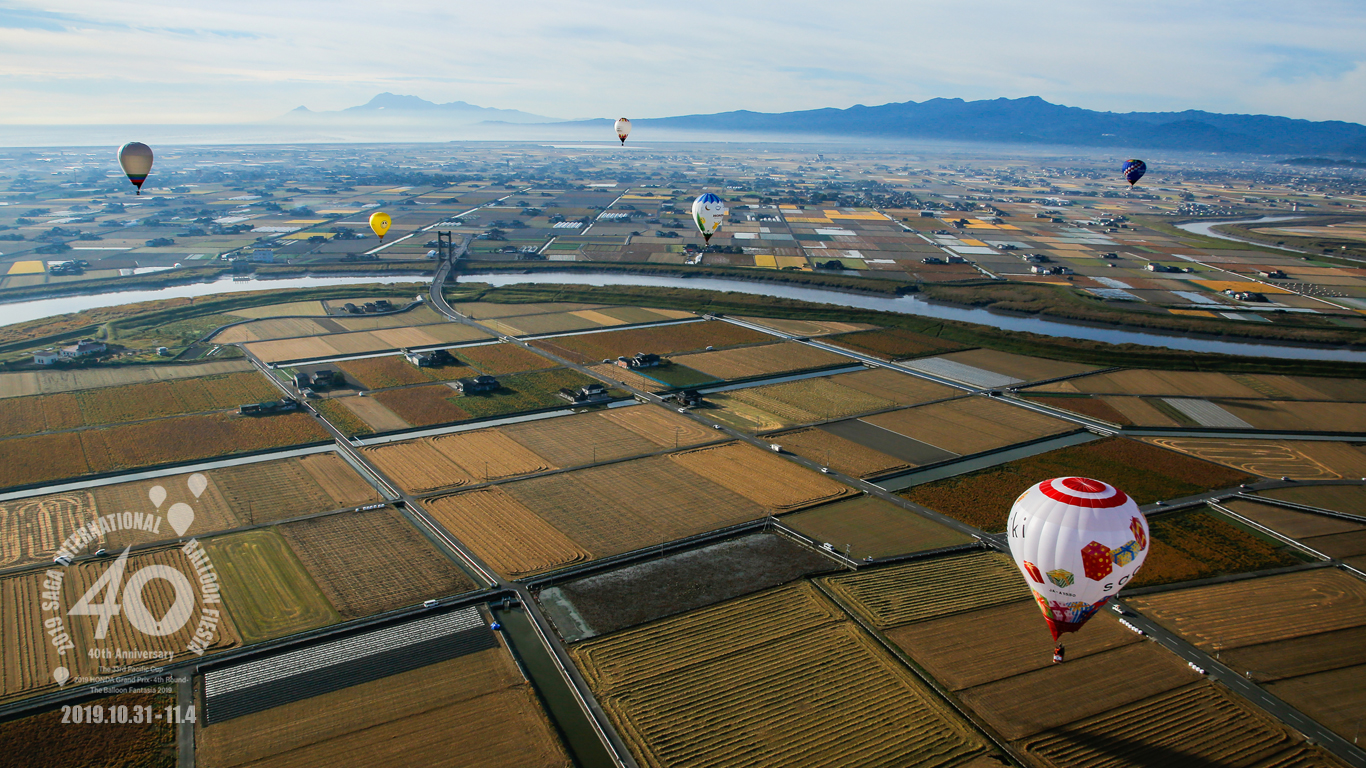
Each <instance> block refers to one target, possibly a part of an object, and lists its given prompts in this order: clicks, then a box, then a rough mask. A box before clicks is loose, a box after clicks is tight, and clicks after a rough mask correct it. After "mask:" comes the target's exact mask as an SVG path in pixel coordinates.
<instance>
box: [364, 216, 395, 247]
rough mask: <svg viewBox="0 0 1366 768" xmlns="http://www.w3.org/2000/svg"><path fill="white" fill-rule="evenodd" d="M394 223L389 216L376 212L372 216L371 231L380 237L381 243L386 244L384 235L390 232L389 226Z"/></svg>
mask: <svg viewBox="0 0 1366 768" xmlns="http://www.w3.org/2000/svg"><path fill="white" fill-rule="evenodd" d="M393 223H394V220H393V219H391V218H389V214H387V213H384V212H382V211H375V212H374V213H372V214H370V229H371V230H373V231H374V233H375V234H377V235H379V241H380V242H381V243H382V242H384V233H385V232H388V231H389V225H390V224H393Z"/></svg>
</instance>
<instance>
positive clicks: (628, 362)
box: [617, 352, 664, 368]
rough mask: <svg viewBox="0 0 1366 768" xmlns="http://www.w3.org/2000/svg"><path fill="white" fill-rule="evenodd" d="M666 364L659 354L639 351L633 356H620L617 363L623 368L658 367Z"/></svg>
mask: <svg viewBox="0 0 1366 768" xmlns="http://www.w3.org/2000/svg"><path fill="white" fill-rule="evenodd" d="M663 364H664V359H663V358H661V357H660V356H659V355H655V354H649V353H646V352H637V353H635V354H634V355H632V356H631V357H618V358H617V365H618V366H620V367H622V368H657V367H659V366H661V365H663Z"/></svg>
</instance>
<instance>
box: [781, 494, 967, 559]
mask: <svg viewBox="0 0 1366 768" xmlns="http://www.w3.org/2000/svg"><path fill="white" fill-rule="evenodd" d="M783 523H784V524H785V525H787V526H788V527H790V528H793V529H795V530H797V531H799V532H800V533H804V534H806V535H807V536H810V537H811V538H813V539H815V540H816V541H818V542H825V543H828V544H830V545H831V546H833V547H834V548H835V550H836V551H839V552H844V553H846V554H848V555H849V556H850V557H852V558H854V559H856V560H862V559H863V558H865V557H887V556H889V555H902V554H906V553H908V552H921V551H924V550H929V549H938V548H940V547H951V546H955V545H959V544H971V543H972V542H973V541H974V540H973V539H972V537H970V536H965V535H964V534H961V533H959V532H957V531H955V530H953V529H951V528H946V527H944V526H942V525H940V524H938V523H935V522H933V521H931V520H928V519H926V518H924V517H921V516H920V515H917V514H916V513H914V512H910V511H908V510H905V509H902V508H901V507H898V506H896V505H895V504H891V503H888V502H886V501H883V500H882V499H879V498H877V497H875V496H861V497H859V498H856V499H848V500H846V501H837V502H835V503H834V504H823V505H821V506H819V507H815V508H814V509H808V510H805V511H802V512H797V513H795V514H791V515H786V516H784V517H783Z"/></svg>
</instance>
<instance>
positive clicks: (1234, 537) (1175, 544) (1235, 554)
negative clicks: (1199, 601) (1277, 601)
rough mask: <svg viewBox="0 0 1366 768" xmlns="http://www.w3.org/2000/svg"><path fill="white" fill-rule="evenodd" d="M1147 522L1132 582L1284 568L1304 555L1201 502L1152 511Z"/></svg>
mask: <svg viewBox="0 0 1366 768" xmlns="http://www.w3.org/2000/svg"><path fill="white" fill-rule="evenodd" d="M1148 524H1149V527H1150V532H1151V534H1152V548H1151V549H1150V550H1149V551H1148V558H1147V560H1145V561H1144V562H1143V567H1142V568H1141V569H1140V570H1139V572H1138V575H1136V576H1135V577H1134V579H1133V581H1131V582H1129V586H1130V587H1131V588H1132V587H1151V586H1156V585H1158V584H1172V583H1175V582H1180V581H1191V580H1194V579H1208V578H1211V577H1214V576H1223V575H1225V574H1233V573H1248V572H1251V571H1263V570H1267V569H1270V568H1284V567H1287V566H1291V565H1299V564H1300V563H1302V562H1304V561H1305V560H1306V559H1307V556H1301V555H1298V554H1297V553H1296V552H1295V550H1293V549H1290V548H1289V547H1287V546H1285V545H1284V544H1282V543H1281V542H1279V541H1277V540H1275V539H1273V538H1271V537H1269V536H1266V535H1264V534H1261V533H1257V532H1254V531H1253V530H1251V529H1249V528H1245V527H1243V526H1241V525H1236V524H1233V523H1232V522H1231V521H1230V520H1229V519H1228V518H1227V517H1226V516H1225V515H1222V514H1220V513H1218V512H1217V511H1215V510H1212V509H1209V508H1205V507H1197V508H1195V509H1184V510H1181V511H1179V512H1172V513H1169V514H1164V515H1158V516H1153V517H1150V518H1149V519H1148Z"/></svg>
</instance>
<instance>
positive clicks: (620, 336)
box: [531, 321, 773, 367]
mask: <svg viewBox="0 0 1366 768" xmlns="http://www.w3.org/2000/svg"><path fill="white" fill-rule="evenodd" d="M769 341H773V336H770V335H769V334H766V333H760V332H759V331H752V330H750V329H748V328H745V327H743V326H739V325H735V324H733V323H725V322H708V321H698V322H695V323H678V324H675V325H667V326H663V327H646V328H626V329H623V330H619V331H600V332H597V333H580V334H574V335H572V336H557V337H555V338H551V339H537V340H536V341H533V342H531V344H532V346H534V347H539V348H541V349H544V350H546V351H547V352H550V353H552V354H556V355H559V356H560V357H564V358H568V359H569V360H572V361H574V362H576V363H580V364H584V363H595V362H598V361H600V360H603V359H609V358H610V359H616V358H617V357H620V356H623V355H625V356H626V357H630V356H631V355H634V354H635V353H637V352H650V353H653V354H656V355H662V356H669V355H678V354H682V353H684V352H693V351H696V350H699V349H706V348H707V347H734V346H737V345H740V344H758V343H762V342H769ZM684 365H687V364H686V363H684ZM690 367H691V366H690Z"/></svg>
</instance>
